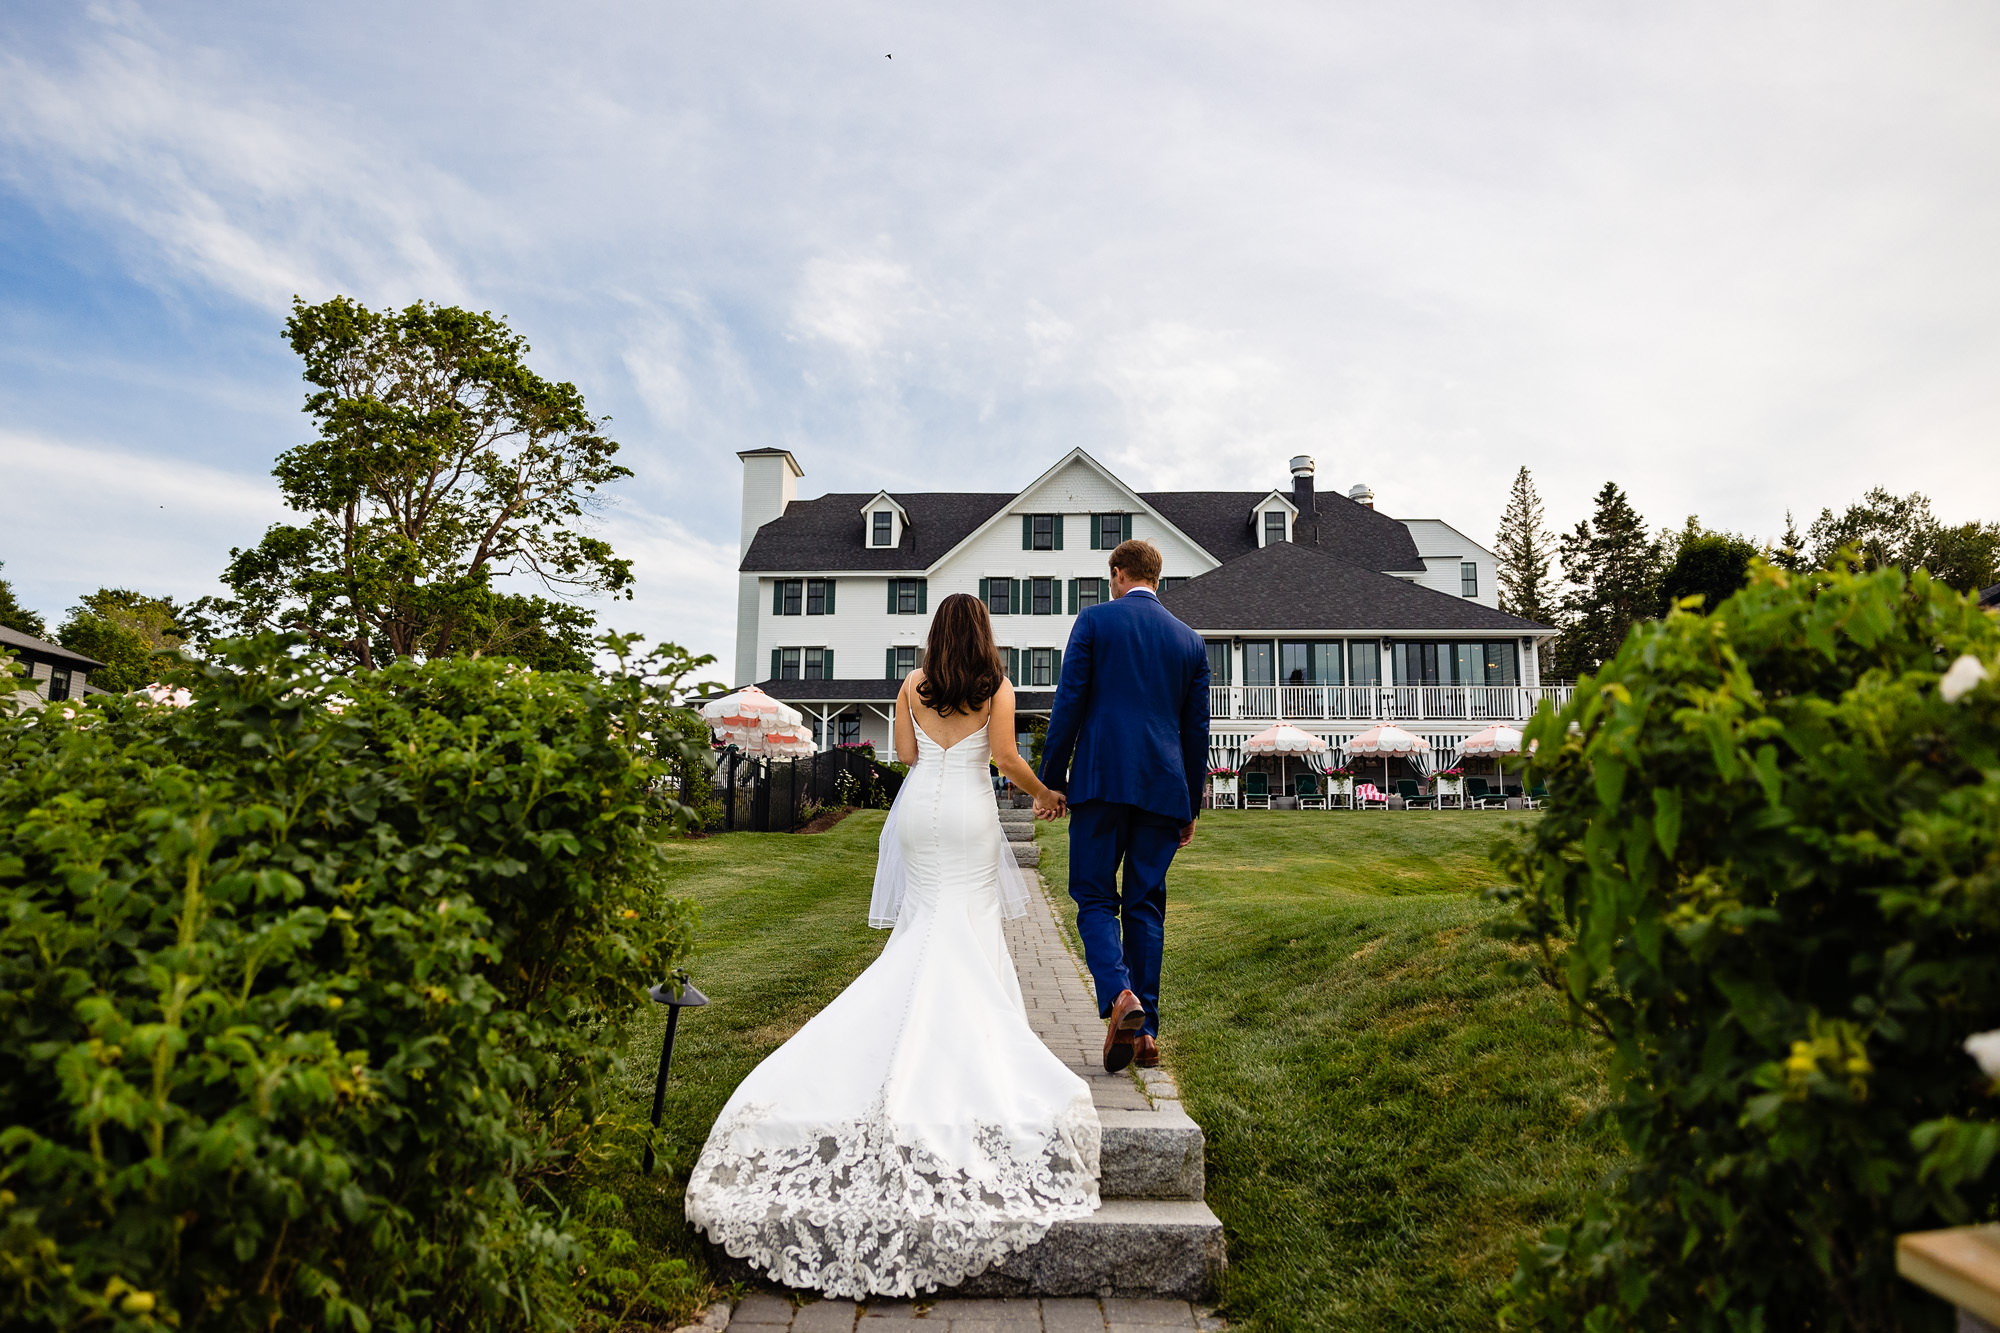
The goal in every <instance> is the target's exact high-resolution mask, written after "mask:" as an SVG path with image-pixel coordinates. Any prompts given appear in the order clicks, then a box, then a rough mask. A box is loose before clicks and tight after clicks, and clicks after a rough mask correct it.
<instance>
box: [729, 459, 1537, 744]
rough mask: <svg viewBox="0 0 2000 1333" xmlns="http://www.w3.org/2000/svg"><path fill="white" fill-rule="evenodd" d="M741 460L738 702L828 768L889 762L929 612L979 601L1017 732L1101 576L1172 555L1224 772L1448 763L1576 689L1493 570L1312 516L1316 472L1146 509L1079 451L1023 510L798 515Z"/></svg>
mask: <svg viewBox="0 0 2000 1333" xmlns="http://www.w3.org/2000/svg"><path fill="white" fill-rule="evenodd" d="M738 456H739V457H740V458H742V460H743V464H744V473H743V524H742V564H741V566H740V567H739V568H740V587H739V591H738V601H737V618H736V636H737V637H736V671H735V683H736V684H738V685H747V684H751V683H756V684H759V685H760V686H761V688H762V689H763V690H764V691H765V692H766V693H768V694H770V695H772V696H774V697H776V698H779V699H782V700H784V701H785V702H786V703H788V704H791V705H792V706H793V707H795V708H797V709H799V710H800V712H802V713H804V714H805V715H806V717H807V719H808V721H809V724H810V725H811V726H812V729H813V731H814V733H815V735H816V736H817V737H818V739H819V742H820V744H821V746H822V747H831V746H834V745H840V744H852V743H855V742H860V741H869V742H873V743H874V744H876V745H877V746H878V747H884V748H886V745H887V742H888V739H889V722H890V714H891V711H892V708H893V703H894V700H895V697H896V693H897V689H898V687H899V684H900V682H901V680H902V678H903V677H904V676H907V675H908V674H909V673H910V671H911V670H912V669H914V668H915V667H916V665H917V662H918V660H919V658H920V657H921V653H922V647H923V642H924V636H925V632H926V630H927V629H928V627H929V624H930V609H931V605H932V603H933V602H934V601H935V600H937V599H938V598H941V597H942V596H944V595H945V594H946V593H950V592H966V593H971V594H973V595H974V596H977V597H978V598H979V599H980V600H981V601H983V602H985V603H986V605H987V607H988V609H989V610H990V611H991V612H992V615H993V618H994V626H995V630H996V633H997V636H998V638H999V641H1000V646H1001V649H1002V652H1003V653H1004V655H1005V657H1006V662H1007V671H1008V675H1009V677H1010V678H1011V679H1012V680H1013V682H1014V685H1015V687H1016V689H1017V691H1018V694H1017V696H1016V700H1017V707H1018V709H1019V711H1020V712H1021V713H1023V714H1030V715H1032V714H1036V713H1046V712H1047V711H1048V710H1049V708H1050V706H1051V705H1052V703H1053V702H1054V688H1055V682H1056V679H1057V677H1058V676H1059V675H1060V673H1061V670H1062V650H1063V648H1064V646H1065V645H1066V644H1067V642H1068V639H1069V631H1070V628H1071V627H1072V626H1073V625H1074V624H1075V618H1076V616H1077V614H1078V613H1079V612H1080V611H1082V610H1083V609H1084V608H1086V607H1089V606H1092V605H1095V604H1096V603H1097V602H1099V601H1102V600H1104V599H1105V598H1107V597H1109V595H1110V588H1109V582H1110V580H1109V579H1108V578H1107V577H1106V575H1107V574H1108V570H1107V568H1106V558H1107V557H1108V556H1109V554H1110V552H1111V549H1112V548H1113V547H1115V546H1117V545H1118V543H1119V542H1121V541H1124V540H1125V539H1127V538H1130V537H1143V538H1146V539H1147V540H1149V541H1151V542H1152V543H1153V544H1154V545H1155V546H1157V547H1159V549H1160V552H1161V555H1162V557H1163V559H1164V561H1165V567H1164V570H1163V575H1164V577H1163V578H1162V580H1161V585H1160V600H1161V602H1162V603H1163V604H1164V605H1165V606H1166V607H1167V608H1168V609H1169V610H1171V611H1173V612H1174V614H1175V615H1177V616H1179V617H1180V618H1181V620H1183V621H1185V622H1186V623H1187V624H1188V625H1189V626H1191V627H1193V628H1194V629H1195V630H1197V631H1198V632H1200V633H1201V635H1202V637H1203V638H1204V639H1205V640H1207V642H1208V651H1209V662H1210V668H1211V673H1212V674H1211V681H1210V683H1211V692H1210V703H1209V716H1210V719H1211V724H1210V725H1211V731H1212V734H1213V736H1214V741H1215V744H1216V746H1217V747H1218V748H1219V749H1220V750H1222V751H1223V752H1225V753H1226V752H1228V751H1230V750H1232V749H1234V748H1235V747H1236V746H1238V745H1240V744H1241V742H1242V741H1243V740H1244V739H1245V738H1247V737H1248V736H1250V735H1252V734H1254V733H1255V732H1258V731H1261V730H1262V729H1264V728H1265V727H1267V726H1269V725H1271V724H1272V723H1273V722H1276V721H1280V720H1283V721H1288V722H1292V723H1293V724H1295V725H1297V726H1299V727H1301V728H1304V729H1306V730H1308V731H1311V732H1313V733H1315V734H1317V735H1320V736H1323V737H1324V738H1325V739H1326V740H1327V741H1328V742H1329V743H1330V744H1333V745H1335V746H1339V745H1341V744H1344V743H1345V742H1346V741H1348V740H1350V739H1352V738H1353V736H1354V735H1355V734H1356V733H1358V732H1361V731H1364V730H1366V729H1367V728H1369V727H1372V726H1374V725H1376V724H1377V723H1378V722H1386V721H1393V722H1397V723H1400V724H1402V725H1404V726H1405V727H1407V728H1408V729H1409V730H1412V731H1415V732H1416V733H1418V734H1419V735H1421V736H1423V737H1424V738H1425V739H1426V740H1428V741H1429V742H1430V743H1431V744H1432V746H1434V747H1435V749H1436V750H1437V752H1438V753H1439V755H1440V757H1445V756H1449V755H1450V754H1452V753H1453V752H1454V751H1455V750H1456V747H1457V744H1458V742H1459V741H1460V740H1462V739H1464V738H1465V737H1466V736H1468V735H1470V734H1472V733H1473V732H1475V731H1478V730H1480V729H1481V728H1484V727H1486V726H1488V725H1490V724H1491V723H1493V722H1498V721H1507V722H1516V723H1518V722H1521V721H1523V720H1525V719H1526V718H1528V717H1529V716H1530V715H1531V714H1532V713H1533V712H1534V710H1535V709H1536V708H1537V707H1538V706H1540V705H1541V704H1543V703H1551V702H1552V703H1558V704H1559V703H1561V702H1562V701H1563V700H1565V699H1566V698H1567V697H1568V695H1569V689H1568V687H1567V686H1565V685H1561V684H1555V683H1546V682H1544V681H1543V680H1542V679H1541V677H1540V670H1539V659H1540V652H1539V651H1538V650H1539V649H1540V647H1541V645H1542V644H1544V643H1545V642H1547V641H1548V640H1549V639H1550V638H1551V637H1553V635H1554V633H1555V631H1554V630H1553V629H1552V628H1550V627H1549V626H1547V625H1539V624H1535V623H1533V622H1530V621H1527V620H1523V619H1521V618H1520V617H1518V616H1513V615H1509V614H1507V613H1506V612H1503V611H1502V610H1500V607H1499V598H1498V583H1499V580H1498V569H1497V564H1498V561H1497V559H1496V557H1495V556H1494V554H1493V552H1492V551H1490V550H1488V549H1487V548H1486V547H1485V546H1483V545H1481V544H1480V543H1478V542H1476V541H1474V540H1472V539H1471V538H1470V537H1468V536H1466V535H1465V534H1464V533H1463V532H1460V531H1459V530H1457V529H1456V528H1454V527H1452V526H1451V525H1450V524H1448V523H1446V522H1444V521H1443V520H1441V519H1436V518H1408V519H1399V518H1394V517H1391V516H1390V515H1388V514H1386V513H1383V512H1380V511H1378V510H1377V509H1376V508H1375V496H1374V492H1373V491H1372V490H1370V489H1369V488H1368V487H1367V486H1366V485H1357V486H1355V487H1353V488H1352V489H1351V490H1349V491H1348V492H1347V493H1346V494H1344V495H1343V494H1340V493H1338V492H1332V493H1324V494H1322V493H1318V492H1316V490H1315V488H1314V484H1313V483H1314V471H1315V469H1314V463H1313V460H1312V459H1311V458H1307V457H1298V458H1294V459H1292V460H1291V464H1290V473H1291V475H1290V477H1289V478H1287V481H1286V484H1282V485H1274V486H1272V487H1270V488H1268V489H1265V490H1240V491H1163V492H1139V491H1136V490H1134V489H1133V488H1132V487H1130V486H1128V485H1127V484H1126V483H1125V482H1124V481H1123V480H1121V479H1120V478H1119V477H1117V476H1116V475H1114V474H1113V473H1112V472H1111V471H1110V470H1109V469H1108V468H1106V467H1105V466H1104V465H1103V464H1101V463H1099V462H1098V461H1097V460H1096V459H1094V458H1092V457H1091V456H1090V455H1088V454H1086V453H1085V452H1083V450H1081V449H1076V450H1072V451H1071V452H1070V453H1068V454H1067V455H1065V456H1064V457H1063V458H1062V459H1061V460H1060V461H1058V462H1057V463H1056V465H1055V466H1054V467H1052V468H1050V469H1049V470H1048V471H1047V472H1044V473H1043V474H1042V475H1041V476H1040V477H1037V478H1035V479H1034V480H1033V481H1031V482H1030V483H1028V485H1027V486H1026V487H1024V488H1023V489H1022V490H1020V491H1018V492H1011V493H1006V492H986V493H968V492H938V491H931V492H895V493H891V492H888V491H877V492H874V493H873V494H866V493H847V494H833V495H825V496H821V497H819V498H817V499H809V500H801V499H799V498H797V485H798V481H799V478H801V477H802V476H803V475H804V472H803V470H802V469H801V468H800V467H799V465H798V462H797V461H796V460H795V459H794V458H793V457H792V455H791V454H790V453H789V452H787V451H785V450H783V449H751V450H747V451H745V452H743V453H741V454H739V455H738Z"/></svg>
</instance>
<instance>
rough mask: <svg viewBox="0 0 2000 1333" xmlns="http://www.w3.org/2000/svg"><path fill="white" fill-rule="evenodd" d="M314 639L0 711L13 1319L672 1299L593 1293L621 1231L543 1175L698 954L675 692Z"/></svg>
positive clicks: (480, 1324)
mask: <svg viewBox="0 0 2000 1333" xmlns="http://www.w3.org/2000/svg"><path fill="white" fill-rule="evenodd" d="M291 652H292V645H290V644H288V643H287V641H285V640H281V639H276V638H264V639H260V640H255V641H248V642H244V643H239V644H236V645H232V646H230V647H229V648H228V649H227V651H226V654H225V657H224V659H223V660H221V661H219V662H217V663H215V664H212V665H210V666H207V667H205V668H199V669H197V668H192V667H190V668H186V669H184V670H183V671H182V673H181V675H180V677H179V679H180V681H181V683H183V684H186V685H188V686H189V687H190V688H191V689H192V690H193V694H194V702H193V704H192V706H190V707H188V708H186V709H184V710H175V709H172V708H169V707H161V706H158V705H153V704H150V703H148V702H146V701H145V700H144V699H143V698H113V699H110V700H108V701H96V702H93V703H92V704H91V705H90V706H87V707H81V708H77V709H75V710H73V716H65V711H66V710H63V709H53V708H52V709H50V710H48V711H47V712H45V713H41V714H29V715H28V716H26V717H25V718H22V719H18V720H12V721H6V722H0V903H4V906H5V914H4V917H0V1125H4V1126H5V1128H4V1129H0V1324H4V1325H5V1326H6V1327H8V1328H69V1327H77V1326H80V1325H84V1324H91V1325H93V1326H98V1327H106V1328H117V1329H130V1328H145V1327H160V1326H178V1327H180V1328H183V1329H245V1330H247V1329H268V1328H273V1327H283V1328H287V1329H293V1328H304V1329H317V1328H326V1329H351V1330H367V1329H370V1328H384V1329H419V1328H468V1327H477V1328H490V1329H507V1328H533V1329H542V1328H558V1327H567V1326H570V1325H571V1324H572V1323H573V1322H575V1319H574V1316H575V1315H576V1314H577V1312H578V1310H579V1307H580V1305H581V1303H583V1302H586V1301H589V1300H593V1299H601V1298H602V1297H603V1296H604V1295H605V1294H606V1293H607V1292H611V1293H613V1294H616V1293H619V1292H622V1293H623V1295H624V1297H625V1298H627V1299H629V1298H630V1297H632V1296H633V1295H634V1294H636V1293H638V1292H639V1291H640V1290H641V1289H642V1288H643V1287H644V1286H645V1285H646V1284H647V1283H652V1284H653V1285H654V1286H655V1287H656V1288H657V1286H658V1284H659V1283H660V1282H665V1281H671V1280H672V1278H673V1274H671V1273H652V1274H649V1275H647V1276H646V1277H645V1278H644V1279H643V1280H639V1279H634V1280H627V1278H630V1277H631V1276H632V1275H631V1273H629V1272H627V1271H626V1270H627V1269H630V1268H631V1265H630V1264H629V1263H627V1264H626V1265H625V1267H624V1268H623V1269H621V1268H619V1266H618V1265H615V1264H614V1265H612V1271H611V1272H610V1273H609V1274H606V1273H601V1272H599V1273H594V1272H592V1271H591V1270H592V1265H593V1254H592V1251H591V1247H592V1246H593V1245H599V1246H600V1247H601V1246H603V1245H604V1244H605V1235H604V1232H605V1224H604V1223H603V1221H602V1217H601V1215H602V1213H603V1210H602V1209H593V1208H592V1207H589V1206H585V1207H583V1208H580V1209H578V1210H577V1211H575V1212H570V1211H566V1210H565V1209H563V1208H562V1207H560V1206H558V1205H557V1204H556V1202H555V1198H554V1196H553V1195H552V1194H551V1193H550V1192H549V1191H548V1190H547V1189H545V1188H544V1187H543V1186H542V1184H541V1183H540V1182H541V1179H542V1178H545V1177H548V1176H550V1175H552V1174H554V1173H559V1172H561V1171H563V1170H565V1169H568V1168H569V1167H571V1166H573V1165H575V1164H576V1163H577V1162H578V1161H579V1158H580V1157H581V1156H582V1155H585V1154H588V1153H590V1152H592V1151H594V1150H595V1149H596V1147H597V1146H598V1145H599V1144H600V1143H601V1141H602V1122H601V1121H598V1120H597V1119H596V1117H598V1116H599V1114H600V1112H601V1110H602V1108H603V1095H604V1090H605V1089H607V1088H608V1087H609V1086H610V1076H611V1075H612V1073H613V1072H614V1069H613V1064H614V1060H615V1058H616V1056H615V1053H616V1052H618V1051H619V1050H620V1049H622V1047H623V1042H622V1040H621V1039H620V1037H619V1035H618V1033H617V1031H616V1030H615V1025H616V1023H617V1021H618V1019H619V1018H620V1017H621V1016H622V1015H624V1014H626V1013H629V1012H630V1011H631V1009H632V1007H633V1005H634V1003H635V1002H636V1001H637V1000H638V999H639V997H640V996H641V994H642V988H643V986H644V984H645V983H646V982H648V981H649V980H656V979H658V978H659V977H661V976H663V975H665V974H666V973H667V972H668V970H669V969H670V968H671V967H672V966H673V965H674V964H675V963H676V962H677V960H679V959H680V958H681V957H682V955H683V954H684V953H685V952H686V950H687V947H688V944H689V930H690V913H689V909H687V908H686V907H684V906H683V905H682V904H681V903H680V902H678V901H675V900H672V899H670V898H668V897H666V896H665V895H664V894H663V893H661V892H660V891H659V889H658V888H657V887H656V885H657V883H658V880H657V879H656V865H655V859H656V855H657V853H656V850H655V843H654V837H655V833H656V830H657V828H658V827H659V826H660V825H662V824H663V823H671V821H672V820H674V819H675V818H676V817H677V810H676V808H675V807H674V806H672V805H671V804H663V803H662V802H661V800H660V798H658V797H656V796H655V795H653V788H654V784H655V780H656V779H657V778H658V777H659V776H661V775H662V774H663V773H664V772H665V771H666V765H665V764H664V763H662V762H661V761H658V760H656V759H654V758H652V757H651V752H652V750H653V748H654V747H653V746H652V744H651V743H650V742H645V743H640V738H641V737H642V736H643V734H644V733H645V732H646V731H647V729H648V727H649V725H650V724H651V720H652V719H653V718H655V717H656V716H657V709H658V705H659V695H658V693H657V692H656V691H654V690H652V689H650V688H649V687H647V686H646V685H644V684H642V683H641V682H640V680H639V679H638V678H636V677H631V676H620V677H613V678H610V679H599V678H596V677H593V676H589V675H567V674H564V675H548V674H540V673H532V672H527V671H524V670H522V669H521V668H519V667H517V666H512V665H509V664H505V663H501V662H496V661H490V660H488V661H466V660H455V661H439V662H433V663H430V664H428V665H411V664H407V663H405V664H398V665H396V666H393V667H390V668H388V669H387V670H384V671H381V672H378V673H373V674H370V675H367V676H362V677H357V678H353V679H341V678H339V677H336V676H333V675H331V674H329V673H328V672H327V671H326V669H325V668H324V667H323V666H321V665H319V664H316V663H315V662H313V661H309V660H299V659H297V658H295V657H293V656H292V655H291ZM627 738H631V741H630V742H629V743H628V739H627ZM593 1125H596V1129H595V1130H593ZM584 1202H585V1204H586V1205H588V1204H589V1202H590V1201H588V1200H585V1201H584ZM612 1239H613V1240H615V1236H613V1237H612Z"/></svg>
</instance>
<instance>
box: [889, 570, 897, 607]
mask: <svg viewBox="0 0 2000 1333" xmlns="http://www.w3.org/2000/svg"><path fill="white" fill-rule="evenodd" d="M889 614H890V615H892V616H893V615H895V614H896V580H894V579H890V580H889Z"/></svg>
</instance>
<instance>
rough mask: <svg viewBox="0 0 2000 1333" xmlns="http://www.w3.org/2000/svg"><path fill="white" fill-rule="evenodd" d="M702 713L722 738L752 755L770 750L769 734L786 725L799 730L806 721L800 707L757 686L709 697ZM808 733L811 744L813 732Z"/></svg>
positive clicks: (722, 741)
mask: <svg viewBox="0 0 2000 1333" xmlns="http://www.w3.org/2000/svg"><path fill="white" fill-rule="evenodd" d="M701 716H702V720H703V721H705V722H707V723H708V725H709V729H710V730H711V731H713V732H714V733H715V737H716V739H717V740H718V741H720V742H721V743H722V744H724V745H734V746H735V747H736V748H737V749H739V750H741V751H742V752H743V753H744V754H748V755H762V754H768V753H770V752H771V751H770V750H769V749H768V748H767V746H766V743H765V735H766V733H771V732H776V731H778V730H780V729H783V728H790V729H792V730H794V731H796V730H798V729H799V728H802V727H803V726H804V725H805V720H806V719H805V715H804V714H802V713H800V712H799V710H798V709H796V708H792V707H790V706H788V705H786V704H783V703H780V702H779V701H778V700H776V699H773V698H772V697H771V696H770V695H768V694H766V693H764V691H762V690H760V689H758V688H757V687H756V686H755V685H745V686H744V687H743V688H742V689H740V690H738V691H736V692H735V693H734V694H725V695H724V696H722V697H721V698H720V699H711V700H709V701H708V702H707V703H705V704H703V705H702V706H701ZM805 735H806V739H807V741H808V743H810V741H811V739H812V734H811V733H810V732H807V733H805ZM774 739H775V737H774ZM788 739H791V738H788Z"/></svg>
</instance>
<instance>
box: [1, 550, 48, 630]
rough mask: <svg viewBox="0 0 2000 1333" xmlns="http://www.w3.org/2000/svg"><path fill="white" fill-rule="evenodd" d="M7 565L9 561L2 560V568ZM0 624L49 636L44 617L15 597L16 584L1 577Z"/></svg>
mask: <svg viewBox="0 0 2000 1333" xmlns="http://www.w3.org/2000/svg"><path fill="white" fill-rule="evenodd" d="M6 567H7V562H6V561H4V560H0V569H5V568H6ZM0 625H5V626H6V627H7V628H8V629H14V630H19V631H21V633H23V634H32V635H34V636H35V637H36V638H38V639H44V638H47V637H48V633H49V627H48V625H47V624H46V623H44V622H43V620H42V618H41V617H40V616H38V615H36V614H35V613H34V612H33V611H30V610H29V609H28V608H27V607H25V606H22V605H21V603H20V602H19V601H18V600H16V599H15V597H14V585H13V584H11V583H9V582H7V580H5V579H0Z"/></svg>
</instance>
